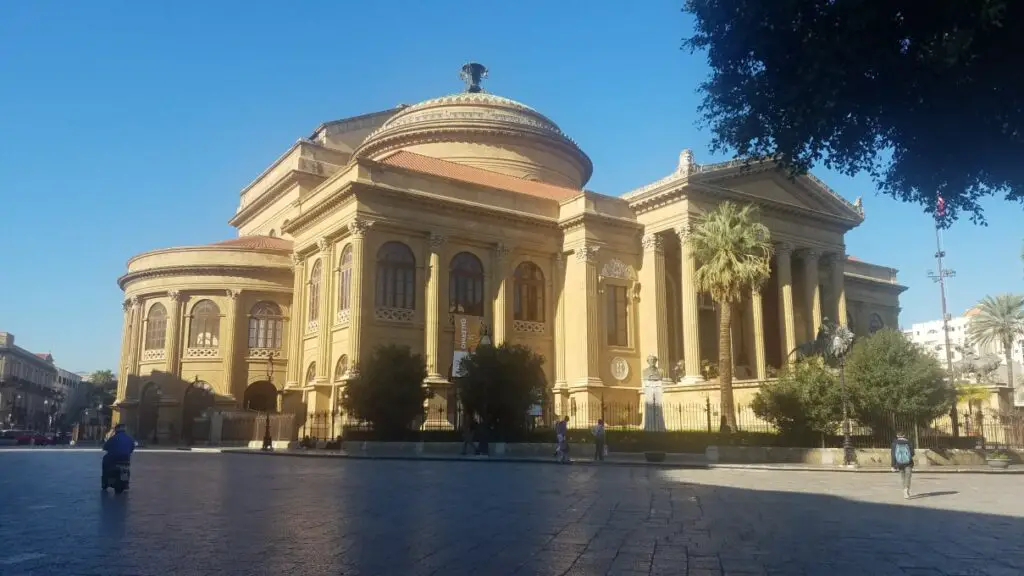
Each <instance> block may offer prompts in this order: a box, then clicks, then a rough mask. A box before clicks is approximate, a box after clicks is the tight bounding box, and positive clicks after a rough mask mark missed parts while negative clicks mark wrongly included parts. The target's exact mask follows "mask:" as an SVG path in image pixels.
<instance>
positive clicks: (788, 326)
mask: <svg viewBox="0 0 1024 576" xmlns="http://www.w3.org/2000/svg"><path fill="white" fill-rule="evenodd" d="M775 274H776V276H777V277H778V282H779V326H780V327H781V328H782V330H781V334H779V340H780V341H781V342H782V358H783V360H784V361H785V362H786V363H787V364H791V363H793V361H794V360H795V359H796V357H795V356H790V354H792V352H793V350H795V349H796V317H795V316H794V314H795V309H794V308H793V247H792V246H790V245H789V244H777V245H776V246H775Z"/></svg>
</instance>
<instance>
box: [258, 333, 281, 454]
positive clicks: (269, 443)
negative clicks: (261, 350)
mask: <svg viewBox="0 0 1024 576" xmlns="http://www.w3.org/2000/svg"><path fill="white" fill-rule="evenodd" d="M267 381H268V382H270V385H271V386H273V387H274V395H273V396H272V398H273V402H274V403H275V404H276V403H277V397H278V396H281V395H283V394H284V392H282V391H280V390H278V389H277V386H274V353H273V352H271V353H270V354H269V355H268V356H267ZM265 408H266V413H267V414H266V415H267V420H266V427H265V428H264V429H263V450H265V451H270V450H273V449H274V437H273V436H271V435H270V406H266V407H265Z"/></svg>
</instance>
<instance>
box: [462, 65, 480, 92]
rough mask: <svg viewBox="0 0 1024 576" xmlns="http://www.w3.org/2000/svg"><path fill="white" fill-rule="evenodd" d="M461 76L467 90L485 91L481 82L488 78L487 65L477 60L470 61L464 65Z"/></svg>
mask: <svg viewBox="0 0 1024 576" xmlns="http://www.w3.org/2000/svg"><path fill="white" fill-rule="evenodd" d="M459 78H461V79H462V81H463V82H465V83H466V92H470V93H474V92H483V91H484V89H483V88H481V87H480V82H482V81H483V80H484V79H485V78H487V67H486V66H484V65H483V64H479V63H477V62H470V63H469V64H465V65H463V66H462V71H461V72H459Z"/></svg>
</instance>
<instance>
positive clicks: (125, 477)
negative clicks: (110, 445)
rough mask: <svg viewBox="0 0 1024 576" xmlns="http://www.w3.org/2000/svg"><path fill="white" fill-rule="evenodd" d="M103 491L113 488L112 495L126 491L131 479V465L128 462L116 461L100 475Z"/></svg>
mask: <svg viewBox="0 0 1024 576" xmlns="http://www.w3.org/2000/svg"><path fill="white" fill-rule="evenodd" d="M101 476H102V477H103V478H102V486H103V491H104V492H105V491H106V490H107V488H113V489H114V494H120V493H122V492H124V491H125V490H127V489H128V485H129V483H130V481H131V477H132V464H131V462H130V461H129V460H116V461H114V462H111V463H110V466H109V467H108V468H107V469H106V470H104V471H103V473H102V474H101Z"/></svg>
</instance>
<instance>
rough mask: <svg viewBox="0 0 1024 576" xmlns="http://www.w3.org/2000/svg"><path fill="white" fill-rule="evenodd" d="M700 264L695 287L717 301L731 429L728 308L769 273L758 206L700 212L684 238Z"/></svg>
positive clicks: (725, 409)
mask: <svg viewBox="0 0 1024 576" xmlns="http://www.w3.org/2000/svg"><path fill="white" fill-rule="evenodd" d="M687 242H688V243H689V245H690V248H691V250H692V251H693V256H694V258H695V260H696V262H697V265H698V266H699V268H698V269H697V275H696V277H695V279H694V280H695V283H696V285H697V290H699V291H701V292H707V293H709V294H711V298H712V299H713V300H714V301H715V303H717V304H718V309H719V322H718V383H719V386H720V388H721V391H722V414H723V415H724V416H725V423H726V426H727V427H728V428H729V430H730V431H733V430H735V429H736V408H735V405H734V404H733V395H732V345H731V344H732V338H731V336H732V331H731V330H732V312H733V306H734V305H736V303H738V302H739V301H740V300H741V299H742V298H743V295H744V294H745V293H747V292H748V291H749V290H751V289H754V288H760V286H761V285H762V284H764V282H765V281H766V280H767V279H768V277H769V276H770V275H771V256H772V245H771V234H770V233H769V232H768V227H766V226H765V225H764V224H761V222H760V221H759V218H758V210H757V207H756V206H754V205H752V204H748V205H746V206H743V207H740V206H737V205H736V204H734V203H732V202H723V203H721V204H719V205H718V207H717V208H715V209H714V210H712V211H710V212H706V213H704V214H703V215H702V216H701V217H700V219H699V220H698V221H697V226H696V227H695V229H694V231H693V233H692V234H690V236H689V237H688V239H687Z"/></svg>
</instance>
